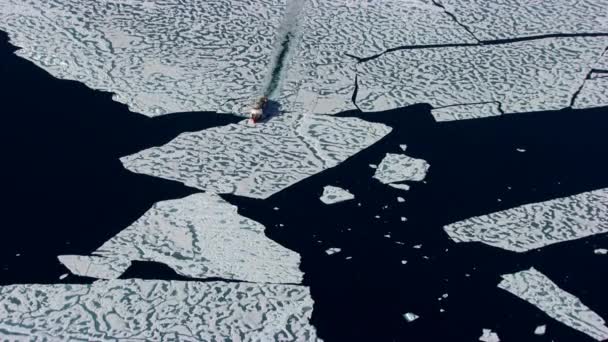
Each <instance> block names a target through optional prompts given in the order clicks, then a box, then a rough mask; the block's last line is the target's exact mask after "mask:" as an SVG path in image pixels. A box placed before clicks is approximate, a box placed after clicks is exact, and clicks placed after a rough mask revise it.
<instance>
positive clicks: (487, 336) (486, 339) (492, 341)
mask: <svg viewBox="0 0 608 342" xmlns="http://www.w3.org/2000/svg"><path fill="white" fill-rule="evenodd" d="M479 340H480V341H482V342H500V338H499V337H498V335H497V334H496V333H495V332H493V331H492V329H482V331H481V336H480V337H479Z"/></svg>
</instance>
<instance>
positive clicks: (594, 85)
mask: <svg viewBox="0 0 608 342" xmlns="http://www.w3.org/2000/svg"><path fill="white" fill-rule="evenodd" d="M600 75H603V77H602V76H600ZM606 105H608V75H606V74H595V75H594V74H592V75H591V78H590V79H588V80H585V84H583V88H582V89H581V91H580V93H578V95H577V96H576V100H575V101H574V105H573V106H572V107H573V108H575V109H581V108H593V107H602V106H606Z"/></svg>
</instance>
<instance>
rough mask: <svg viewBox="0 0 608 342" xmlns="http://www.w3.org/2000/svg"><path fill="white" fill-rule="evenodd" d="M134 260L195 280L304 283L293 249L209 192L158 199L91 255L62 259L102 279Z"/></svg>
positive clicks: (75, 270) (72, 267)
mask: <svg viewBox="0 0 608 342" xmlns="http://www.w3.org/2000/svg"><path fill="white" fill-rule="evenodd" d="M132 260H142V261H156V262H161V263H164V264H166V265H168V266H169V267H171V268H172V269H174V270H175V271H176V272H177V273H179V274H181V275H184V276H187V277H194V278H210V277H219V278H224V279H237V280H246V281H254V282H268V283H299V282H301V281H302V272H301V271H300V270H299V264H300V256H299V255H298V254H297V253H295V252H293V251H290V250H288V249H287V248H285V247H282V246H281V245H279V244H277V243H276V242H274V241H272V240H271V239H269V238H267V237H266V236H265V235H264V226H262V225H261V224H260V223H258V222H255V221H253V220H251V219H248V218H246V217H243V216H240V215H239V214H238V213H237V208H236V207H235V206H233V205H230V204H229V203H227V202H226V201H224V200H222V199H221V198H220V197H219V196H217V195H215V194H210V193H199V194H194V195H190V196H188V197H185V198H182V199H177V200H170V201H163V202H158V203H156V204H155V205H154V206H153V207H152V208H151V209H150V210H148V211H147V212H146V213H145V214H144V215H143V216H142V217H140V218H139V219H138V220H137V221H135V222H134V223H133V224H132V225H131V226H129V227H128V228H126V229H125V230H123V231H121V232H120V233H119V234H118V235H116V236H115V237H113V238H112V239H110V240H109V241H107V242H106V243H104V244H103V245H102V246H101V247H99V248H98V249H97V250H96V251H95V252H94V256H92V257H85V258H83V257H76V256H63V257H60V261H62V262H63V263H64V264H65V265H66V266H67V267H68V268H69V269H70V271H72V273H75V274H78V275H83V276H89V277H96V278H102V279H112V278H116V277H118V276H120V275H121V274H122V273H123V272H124V271H125V269H126V266H128V263H129V262H130V261H132ZM123 265H125V266H123Z"/></svg>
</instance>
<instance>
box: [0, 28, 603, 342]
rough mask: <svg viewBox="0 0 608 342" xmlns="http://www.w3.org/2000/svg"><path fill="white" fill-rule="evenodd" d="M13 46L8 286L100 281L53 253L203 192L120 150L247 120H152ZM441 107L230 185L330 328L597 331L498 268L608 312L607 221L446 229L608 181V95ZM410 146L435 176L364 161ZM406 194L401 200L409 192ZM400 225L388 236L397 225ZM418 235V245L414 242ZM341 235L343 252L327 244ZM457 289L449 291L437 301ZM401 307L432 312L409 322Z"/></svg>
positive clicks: (394, 335) (1, 57)
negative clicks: (532, 295)
mask: <svg viewBox="0 0 608 342" xmlns="http://www.w3.org/2000/svg"><path fill="white" fill-rule="evenodd" d="M14 50H15V48H14V47H12V46H11V45H10V44H8V42H7V37H6V35H5V34H4V33H0V94H1V97H0V99H1V101H2V102H1V103H0V112H1V113H2V116H1V119H2V121H3V123H2V125H1V126H0V127H1V129H2V134H1V135H0V136H1V137H2V138H1V139H2V141H1V142H2V146H3V151H4V153H3V156H2V157H3V163H2V176H3V177H2V180H3V183H2V196H3V201H2V202H3V204H2V206H1V207H0V208H2V209H1V214H2V218H3V224H2V233H1V234H2V238H1V239H0V241H1V243H0V283H1V284H12V283H32V282H36V283H58V282H73V283H87V282H91V281H92V279H85V278H80V277H75V276H69V277H68V278H66V279H64V280H63V281H60V280H59V279H58V277H59V276H60V275H61V274H63V273H66V272H67V270H66V269H65V268H64V267H62V266H61V265H60V264H59V263H58V261H57V260H56V255H58V254H72V253H73V254H87V253H90V252H92V251H93V250H95V249H96V248H97V247H98V246H99V245H101V244H102V243H103V242H105V241H106V240H107V239H109V238H111V237H112V236H114V235H115V234H116V233H118V232H119V231H120V230H122V229H123V228H125V227H126V226H128V225H129V224H130V223H131V222H133V221H134V220H135V219H137V218H138V217H139V216H141V215H142V214H143V213H144V212H145V211H146V210H147V209H148V208H149V207H150V206H151V205H152V204H153V203H155V202H157V201H161V200H166V199H172V198H179V197H183V196H186V195H188V194H191V193H193V192H196V191H197V190H195V189H192V188H188V187H185V186H183V185H181V184H179V183H176V182H172V181H166V180H162V179H159V178H154V177H149V176H144V175H138V174H133V173H131V172H129V171H127V170H124V169H123V168H122V165H121V163H120V161H119V160H118V158H119V157H120V156H123V155H127V154H130V153H133V152H135V151H138V150H141V149H144V148H147V147H150V146H153V145H160V144H163V143H165V142H167V141H169V140H170V139H172V138H173V137H175V136H176V135H178V134H179V133H181V132H185V131H195V130H200V129H204V128H206V127H212V126H217V125H223V124H228V123H230V122H235V121H238V118H235V117H231V116H224V115H217V114H214V113H181V114H171V115H167V116H163V117H161V118H157V119H150V118H147V117H145V116H143V115H139V114H135V113H132V112H130V111H128V109H127V108H126V106H124V105H121V104H118V103H115V102H113V101H112V100H111V96H110V94H108V93H104V92H99V91H94V90H91V89H88V88H86V87H85V86H84V85H82V84H80V83H78V82H72V81H64V80H58V79H55V78H53V77H52V76H50V75H49V74H47V73H46V72H45V71H43V70H41V69H39V68H37V67H36V66H34V65H33V64H32V63H30V62H28V61H25V60H22V59H20V58H18V57H16V56H15V55H13V54H12V52H13V51H14ZM429 109H430V107H428V106H426V105H417V106H411V107H408V108H402V109H398V110H393V111H388V112H383V113H373V114H362V113H360V112H357V111H353V112H348V113H343V114H342V116H358V117H362V118H364V119H366V120H369V121H377V122H382V123H385V124H387V125H390V126H391V127H393V129H394V130H393V132H392V133H391V134H390V135H388V136H387V137H386V138H385V139H383V140H382V141H381V142H379V143H378V144H375V145H373V146H372V147H370V148H368V149H367V150H365V151H363V152H362V153H359V154H357V155H356V156H354V157H353V158H350V159H349V160H347V161H346V162H345V163H343V164H340V165H339V166H338V167H336V168H333V169H329V170H326V171H325V172H322V173H320V174H318V175H316V176H314V177H311V178H308V179H306V180H304V181H302V182H300V183H298V184H296V185H294V186H292V187H290V188H288V189H286V190H284V191H282V192H280V193H278V194H276V195H275V196H272V197H271V198H269V199H268V200H263V201H262V200H253V199H247V198H242V197H238V196H224V198H226V199H227V200H229V201H230V202H231V203H233V204H236V205H238V206H239V207H240V208H241V209H240V213H241V214H243V215H245V216H248V217H251V218H253V219H255V220H257V221H259V222H261V223H263V224H264V225H265V226H266V227H267V235H268V236H270V237H271V238H272V239H274V240H276V241H278V242H280V243H281V244H283V245H285V246H287V247H289V248H291V249H293V250H295V251H297V252H299V253H300V254H301V255H302V258H303V264H302V268H303V270H304V272H306V276H305V283H306V284H307V285H309V286H311V290H312V294H313V299H314V300H315V308H314V313H313V324H314V325H315V326H316V327H317V329H318V331H319V334H320V336H321V337H322V338H324V339H325V340H326V341H415V342H421V341H459V342H460V341H463V342H464V341H477V340H478V338H479V336H480V335H481V329H482V328H491V329H493V330H494V331H496V332H498V334H499V336H500V337H501V341H507V342H509V341H514V342H522V341H555V342H576V341H592V339H590V338H589V337H587V336H586V335H584V334H582V333H579V332H577V331H575V330H572V329H570V328H568V327H566V326H564V325H562V324H560V323H558V322H555V321H553V320H551V319H550V318H548V317H547V316H546V315H545V314H543V313H542V312H541V311H540V310H538V309H536V308H535V307H533V306H532V305H530V304H527V303H526V302H524V301H522V300H519V299H518V298H516V297H514V296H513V295H511V294H509V293H507V292H505V291H503V290H500V289H498V288H497V287H496V285H497V284H498V282H499V281H500V275H501V274H504V273H510V272H516V271H520V270H523V269H526V268H529V267H531V266H534V267H535V268H537V269H538V270H539V271H541V272H543V273H544V274H546V275H547V276H549V277H550V278H551V279H552V280H553V281H554V282H556V283H557V284H558V285H559V286H560V287H561V288H563V289H564V290H566V291H569V292H571V293H572V294H574V295H576V296H578V297H579V298H580V299H581V300H582V301H583V302H584V303H585V304H587V305H588V306H589V307H591V308H592V309H593V310H594V311H596V312H597V313H598V314H600V315H601V316H602V317H604V318H608V295H607V293H606V288H607V287H606V279H607V276H608V258H607V257H604V256H598V255H595V254H593V250H594V249H595V248H600V247H603V248H607V247H608V237H607V236H606V235H605V234H604V235H603V236H594V237H590V238H586V239H581V240H577V241H573V242H568V243H563V244H558V245H553V246H550V247H545V248H543V249H542V250H540V251H532V252H529V253H522V254H517V253H510V252H506V251H503V250H500V249H497V248H492V247H488V246H485V245H482V244H477V243H473V244H458V245H457V244H454V243H452V242H451V241H450V240H448V238H447V236H446V234H445V233H444V232H443V230H442V229H441V227H442V226H443V225H444V224H447V223H451V222H454V221H456V220H460V219H465V218H468V217H471V216H475V215H481V214H487V213H490V212H494V211H498V210H501V209H506V208H511V207H514V206H517V205H521V204H525V203H530V202H538V201H543V200H548V199H551V198H555V197H559V196H567V195H572V194H576V193H580V192H583V191H588V190H592V189H598V188H602V187H608V172H607V171H608V161H607V160H606V155H607V153H606V151H607V149H608V139H606V138H605V136H606V132H607V129H608V109H607V108H600V109H594V110H577V111H572V110H563V111H549V112H540V113H528V114H518V115H507V116H503V117H494V118H487V119H479V120H467V121H459V122H448V123H435V122H434V121H433V119H432V116H431V115H430V112H429ZM399 144H407V145H408V149H407V152H406V153H407V154H408V155H410V156H413V157H417V158H422V159H425V160H427V161H428V162H429V163H430V164H431V169H430V172H429V174H428V176H427V178H426V182H425V183H412V184H411V186H412V187H411V190H410V191H407V192H406V191H402V190H397V189H393V188H391V187H388V186H386V185H383V184H380V183H379V182H377V181H376V180H374V179H372V178H371V176H372V175H373V173H374V170H373V169H371V168H370V167H369V166H368V164H379V162H380V161H381V159H382V158H383V156H384V154H385V153H387V152H393V153H400V152H401V150H400V148H399ZM517 148H524V149H526V152H525V153H520V152H517V151H516V149H517ZM325 185H336V186H341V187H343V188H346V189H349V190H350V191H351V192H352V193H354V194H355V195H356V196H357V198H356V199H355V200H354V201H350V202H344V203H340V204H335V205H330V206H328V205H324V204H322V203H321V202H320V201H319V199H318V198H319V196H320V195H321V193H322V188H323V186H325ZM508 187H511V190H509V189H508ZM397 196H401V197H404V198H405V202H404V203H398V202H397V200H396V198H397ZM498 199H501V200H502V201H501V202H499V201H498ZM357 203H361V206H360V207H359V206H357ZM385 206H388V207H386V208H384V207H385ZM274 207H279V208H280V210H278V211H276V210H273V208H274ZM376 215H380V219H376V218H375V216H376ZM401 216H405V217H407V218H408V221H407V222H405V223H403V222H401V220H400V217H401ZM279 224H283V225H284V227H279ZM349 228H350V230H348V229H349ZM388 233H390V235H391V238H386V237H384V235H385V234H388ZM396 241H400V242H403V243H404V245H400V244H397V243H396ZM418 244H422V248H421V249H414V248H412V246H414V245H418ZM329 247H339V248H341V249H342V252H340V253H337V254H334V255H331V256H328V255H326V254H325V252H324V251H325V249H327V248H329ZM446 249H447V251H446ZM16 254H20V256H16ZM346 256H352V259H350V260H347V259H345V258H346ZM424 257H427V258H428V259H425V258H424ZM401 260H407V261H408V263H407V264H406V265H402V264H401ZM466 273H469V274H470V277H465V274H466ZM129 276H137V277H145V278H159V279H183V277H179V276H177V275H175V274H174V272H173V271H172V270H170V269H168V268H167V267H164V266H162V265H159V264H154V263H136V264H135V265H134V266H133V267H132V269H131V270H129V271H128V272H127V274H126V275H125V276H124V277H129ZM444 293H448V294H449V297H448V298H447V299H444V300H442V301H438V300H437V298H438V297H440V296H441V295H442V294H444ZM440 308H443V309H444V310H445V312H444V313H440V311H439V310H440ZM405 312H414V313H416V314H418V315H419V316H421V318H420V319H418V320H416V321H414V322H413V323H407V322H406V321H405V320H404V319H403V317H402V314H404V313H405ZM540 324H547V334H546V335H545V336H541V337H539V336H535V335H534V334H533V331H534V328H535V327H536V326H537V325H540Z"/></svg>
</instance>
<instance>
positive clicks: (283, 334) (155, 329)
mask: <svg viewBox="0 0 608 342" xmlns="http://www.w3.org/2000/svg"><path fill="white" fill-rule="evenodd" d="M312 308H313V300H312V298H311V296H310V291H309V289H308V287H305V286H297V285H279V284H251V283H227V282H215V281H214V282H181V281H160V280H140V279H128V280H110V281H96V282H94V283H93V284H91V285H76V284H56V285H38V284H34V285H30V284H27V285H8V286H2V287H0V332H1V334H2V337H3V339H5V340H11V341H17V340H18V341H26V340H30V339H29V338H28V336H29V337H31V336H33V335H35V336H36V339H40V340H45V341H59V340H61V341H75V340H78V341H117V340H130V341H131V340H137V341H161V340H162V341H227V340H233V341H234V340H243V341H278V340H281V341H287V340H288V341H316V340H317V337H316V330H315V328H314V327H313V326H312V325H311V324H310V322H309V319H310V316H311V313H312Z"/></svg>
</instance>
